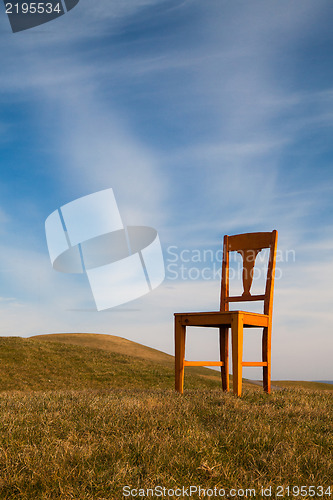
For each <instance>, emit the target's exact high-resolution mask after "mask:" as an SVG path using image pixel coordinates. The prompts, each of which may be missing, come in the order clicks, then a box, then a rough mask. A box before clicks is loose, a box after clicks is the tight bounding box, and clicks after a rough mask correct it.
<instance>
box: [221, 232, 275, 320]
mask: <svg viewBox="0 0 333 500" xmlns="http://www.w3.org/2000/svg"><path fill="white" fill-rule="evenodd" d="M276 245H277V231H276V230H274V231H272V232H271V233H246V234H237V235H234V236H228V235H226V236H225V237H224V240H223V261H222V283H221V304H220V310H221V311H228V310H229V302H245V301H246V302H247V301H251V302H252V301H255V300H263V301H264V314H268V315H271V314H272V309H273V289H274V274H275V259H276ZM263 248H269V249H270V252H269V260H268V268H267V277H266V287H265V294H264V295H251V293H250V290H251V285H252V281H253V270H254V266H255V261H256V257H257V255H258V253H259V252H260V251H261V250H262V249H263ZM229 252H238V253H239V254H240V255H241V256H242V258H243V290H244V291H243V294H242V295H241V296H236V297H232V296H231V297H230V296H229Z"/></svg>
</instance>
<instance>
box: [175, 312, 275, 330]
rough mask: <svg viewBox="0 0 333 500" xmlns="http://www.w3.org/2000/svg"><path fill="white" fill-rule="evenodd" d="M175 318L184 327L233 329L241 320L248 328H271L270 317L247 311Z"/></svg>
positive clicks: (199, 314)
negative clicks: (234, 322) (236, 321)
mask: <svg viewBox="0 0 333 500" xmlns="http://www.w3.org/2000/svg"><path fill="white" fill-rule="evenodd" d="M175 317H176V318H177V320H178V321H180V323H181V324H182V325H184V326H201V327H205V326H206V327H214V326H215V327H217V328H218V327H222V326H227V327H229V328H231V325H232V323H233V321H235V320H238V319H239V320H240V321H242V323H243V326H244V327H246V328H251V327H252V328H256V327H258V328H260V327H268V326H269V315H268V314H260V313H253V312H247V311H227V312H221V311H210V312H189V313H175Z"/></svg>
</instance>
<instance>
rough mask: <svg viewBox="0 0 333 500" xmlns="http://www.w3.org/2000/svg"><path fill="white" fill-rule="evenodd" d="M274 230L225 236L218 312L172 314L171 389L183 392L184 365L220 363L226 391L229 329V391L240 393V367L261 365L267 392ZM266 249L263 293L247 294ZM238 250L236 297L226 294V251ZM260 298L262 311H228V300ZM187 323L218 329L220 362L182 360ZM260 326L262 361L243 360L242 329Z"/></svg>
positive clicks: (275, 237)
mask: <svg viewBox="0 0 333 500" xmlns="http://www.w3.org/2000/svg"><path fill="white" fill-rule="evenodd" d="M276 245H277V231H275V230H274V231H272V232H271V233H248V234H238V235H234V236H225V237H224V241H223V262H222V283H221V307H220V311H219V312H193V313H176V314H175V382H176V383H175V388H176V391H178V392H180V393H181V394H182V393H183V387H184V368H185V366H220V367H221V377H222V388H223V390H225V391H229V352H228V351H229V328H231V340H232V367H233V392H234V394H236V395H237V396H240V395H241V393H242V368H243V366H262V367H263V387H264V391H266V392H267V393H270V391H271V333H272V312H273V289H274V273H275V257H276ZM263 248H270V252H269V261H268V269H267V278H266V289H265V294H264V295H251V293H250V289H251V285H252V280H253V270H254V264H255V260H256V256H257V254H258V253H259V252H260V251H261V250H262V249H263ZM233 251H236V252H239V253H240V254H241V255H242V258H243V288H244V292H243V294H242V295H240V296H233V297H230V296H229V252H233ZM254 300H263V301H264V312H263V314H259V313H251V312H245V311H229V303H230V302H246V301H254ZM187 326H201V327H217V328H219V332H220V361H185V340H186V327H187ZM244 327H245V328H258V327H259V328H263V335H262V361H258V362H244V361H243V328H244Z"/></svg>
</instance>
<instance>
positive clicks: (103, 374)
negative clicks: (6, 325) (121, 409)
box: [0, 334, 220, 391]
mask: <svg viewBox="0 0 333 500" xmlns="http://www.w3.org/2000/svg"><path fill="white" fill-rule="evenodd" d="M186 384H187V387H189V388H200V387H201V388H216V387H219V386H220V375H219V373H217V372H213V371H212V370H208V369H205V368H197V367H195V368H194V369H192V370H188V373H187V376H186ZM173 386H174V372H173V357H172V356H168V355H167V354H164V353H162V352H160V351H157V350H154V349H151V348H149V347H145V346H141V345H140V344H136V343H135V342H130V341H128V340H125V339H122V338H119V337H113V336H108V335H97V334H96V335H95V334H68V335H67V334H59V335H43V336H38V337H31V338H29V339H23V338H19V337H2V338H0V391H1V390H2V391H4V390H43V391H45V390H61V389H111V388H124V387H128V388H133V387H135V388H151V387H154V388H173Z"/></svg>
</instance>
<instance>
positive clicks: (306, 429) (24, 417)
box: [0, 334, 333, 500]
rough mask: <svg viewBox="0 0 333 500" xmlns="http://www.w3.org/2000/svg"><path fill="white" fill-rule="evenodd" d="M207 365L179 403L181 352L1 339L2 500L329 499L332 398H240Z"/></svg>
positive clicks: (307, 394) (108, 342)
mask: <svg viewBox="0 0 333 500" xmlns="http://www.w3.org/2000/svg"><path fill="white" fill-rule="evenodd" d="M59 339H60V340H62V341H61V342H59ZM74 341H75V342H74ZM112 344H113V345H114V346H115V345H116V347H112ZM132 344H134V345H132ZM105 346H109V349H107V348H106V347H105ZM116 349H118V351H117V352H116ZM122 349H125V351H126V353H127V354H125V353H124V351H122ZM131 349H133V350H131ZM146 349H148V351H146ZM148 352H149V353H150V356H151V357H150V359H148V356H146V353H148ZM129 353H131V355H129ZM135 353H136V354H135ZM159 356H161V357H162V358H163V360H162V361H160V362H158V359H159ZM162 358H161V359H162ZM170 358H171V359H170ZM170 363H171V365H170ZM200 370H202V372H197V373H193V372H190V371H189V370H188V371H187V375H186V390H185V393H184V395H183V396H181V395H179V394H178V393H176V392H175V391H174V390H173V363H172V357H170V356H167V355H164V354H163V353H159V352H158V351H155V352H154V350H153V349H152V350H150V349H149V348H145V347H144V346H139V345H138V344H135V343H131V342H130V343H129V341H125V340H124V339H118V338H116V337H111V338H110V339H109V338H107V339H106V338H104V336H98V335H97V336H94V335H81V334H74V336H71V335H68V336H67V335H65V336H62V335H60V336H42V337H39V338H37V337H32V338H30V339H21V338H0V470H1V474H0V499H15V500H16V499H22V500H28V499H34V500H35V499H36V500H42V499H43V500H47V499H60V500H69V499H75V500H106V499H107V500H120V499H122V498H140V497H141V498H143V497H144V498H154V496H153V494H152V491H153V490H154V488H156V487H159V488H165V495H164V497H161V496H160V497H161V498H166V499H172V498H188V497H187V496H186V494H185V495H183V496H179V495H178V496H175V492H176V491H178V493H179V490H178V488H182V487H183V486H184V487H185V491H187V493H189V488H190V486H192V488H197V490H196V491H195V489H192V495H191V498H193V499H199V498H209V493H208V492H209V489H212V488H213V489H214V488H217V490H220V495H221V493H223V490H224V492H225V495H224V497H225V498H226V497H227V496H228V494H229V493H230V490H231V489H233V490H234V491H233V492H232V495H233V498H254V494H255V497H256V498H263V496H262V493H261V489H262V488H268V487H271V488H272V490H271V491H272V495H271V496H272V498H275V496H276V494H277V493H279V496H280V497H281V498H287V497H289V498H291V497H292V498H305V499H306V498H317V497H319V496H320V497H323V498H331V496H332V495H333V490H332V477H333V460H332V458H333V456H332V454H333V442H332V436H333V398H332V393H331V392H330V391H325V390H324V391H318V390H310V389H306V390H305V389H299V388H298V389H295V388H290V389H285V390H283V391H274V392H273V394H272V395H267V394H265V393H263V391H262V389H261V388H259V387H255V386H252V387H251V386H250V385H245V389H244V394H243V396H242V398H236V397H234V396H233V395H232V394H230V393H229V394H225V393H223V392H222V391H221V390H220V379H219V374H218V373H216V374H214V373H212V374H209V376H206V370H205V369H202V368H200ZM210 377H213V378H214V377H215V380H213V379H211V378H210ZM13 389H14V390H13ZM301 485H306V491H305V490H304V488H303V490H302V495H301V494H300V491H297V487H298V486H301ZM310 486H311V488H312V489H309V487H310ZM199 487H201V489H202V490H206V492H207V493H208V494H206V495H204V494H203V493H202V491H201V493H200V492H199V491H198V488H199ZM287 487H290V488H292V487H294V490H291V489H290V490H289V492H291V491H292V494H291V493H289V494H288V490H287ZM124 488H125V489H124ZM186 488H187V490H186ZM295 488H296V489H295ZM321 488H322V489H321ZM147 489H150V492H147ZM131 490H133V491H132V492H131ZM207 490H208V491H207ZM246 490H247V491H246ZM160 491H161V490H159V489H157V490H155V493H159V492H160ZM124 493H125V494H126V495H127V496H124ZM155 497H157V495H155ZM220 497H221V498H222V497H223V494H222V495H221V496H220ZM213 498H214V497H213ZM216 498H219V497H218V496H217V497H216ZM265 498H266V497H265Z"/></svg>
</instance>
